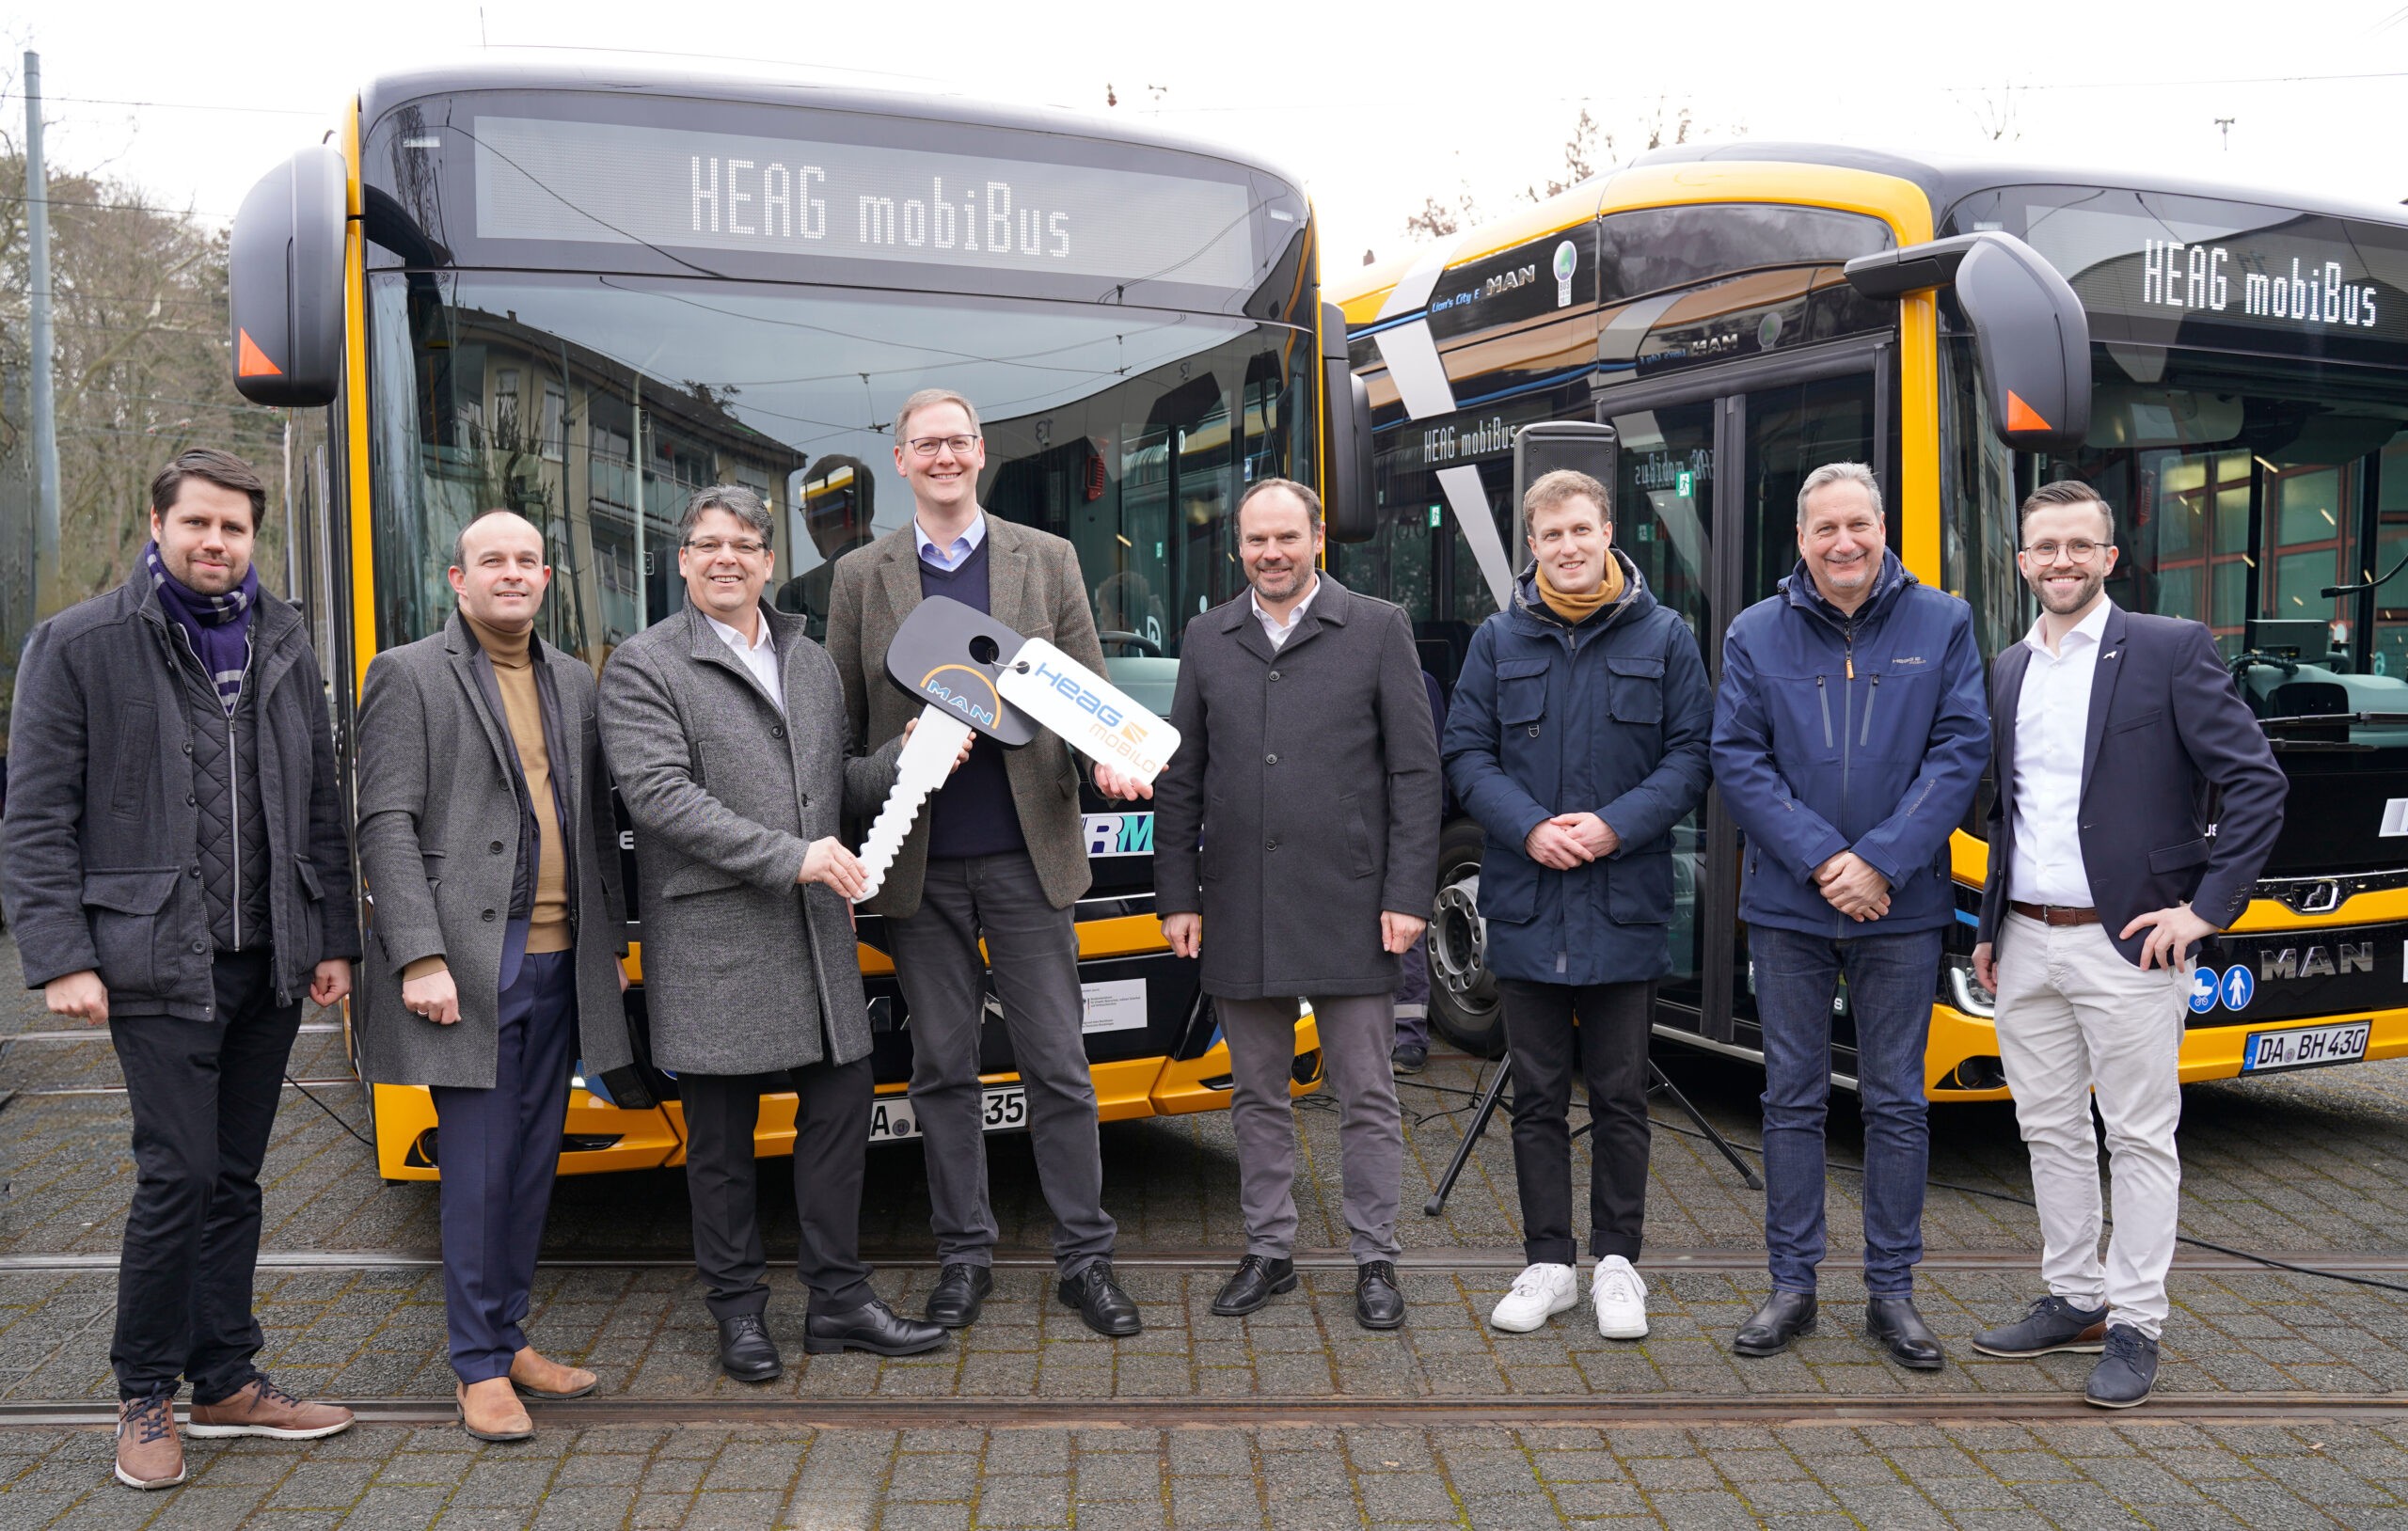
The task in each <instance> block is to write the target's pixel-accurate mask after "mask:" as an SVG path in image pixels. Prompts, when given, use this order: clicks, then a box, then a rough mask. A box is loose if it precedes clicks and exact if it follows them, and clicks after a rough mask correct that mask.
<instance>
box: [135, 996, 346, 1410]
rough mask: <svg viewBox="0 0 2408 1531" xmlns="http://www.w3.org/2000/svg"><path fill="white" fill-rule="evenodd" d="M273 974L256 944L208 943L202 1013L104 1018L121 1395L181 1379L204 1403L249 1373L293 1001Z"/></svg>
mask: <svg viewBox="0 0 2408 1531" xmlns="http://www.w3.org/2000/svg"><path fill="white" fill-rule="evenodd" d="M275 973H276V966H275V962H274V959H273V958H272V957H271V956H270V955H269V954H268V953H267V952H265V951H251V952H231V953H229V952H221V953H219V954H218V955H217V960H216V963H215V965H214V971H213V974H212V976H213V978H214V982H215V988H216V996H215V1000H214V1012H213V1014H212V1016H211V1018H209V1019H207V1020H178V1019H176V1018H172V1017H168V1016H114V1017H111V1018H110V1020H109V1041H110V1042H111V1043H112V1044H113V1045H114V1046H115V1047H116V1049H117V1057H118V1063H119V1066H120V1067H121V1068H123V1070H124V1072H125V1092H126V1101H127V1104H128V1105H130V1106H131V1107H132V1108H133V1111H134V1176H135V1178H134V1205H133V1206H132V1207H130V1208H128V1209H127V1212H126V1215H125V1243H124V1247H123V1251H122V1255H121V1258H120V1261H119V1266H118V1277H117V1334H116V1336H115V1337H114V1338H113V1339H112V1340H111V1341H110V1342H109V1365H110V1366H111V1367H112V1368H114V1369H115V1371H116V1372H117V1388H118V1396H119V1397H121V1398H141V1397H150V1396H151V1395H153V1394H159V1393H173V1392H175V1391H176V1389H177V1386H178V1385H179V1383H180V1382H181V1381H183V1380H186V1379H188V1380H190V1381H191V1382H192V1397H193V1401H194V1402H195V1403H218V1402H222V1401H223V1400H225V1399H227V1398H229V1397H232V1396H233V1395H234V1394H236V1393H238V1392H240V1391H241V1390H242V1389H243V1388H244V1387H246V1386H247V1385H248V1384H249V1382H250V1381H251V1379H252V1378H254V1377H256V1376H258V1375H259V1372H258V1370H257V1369H256V1368H255V1367H253V1366H252V1365H251V1358H252V1357H253V1356H255V1355H257V1354H258V1353H259V1349H260V1343H261V1335H260V1326H259V1320H258V1319H256V1318H253V1317H252V1316H251V1275H252V1271H253V1270H254V1268H255V1267H257V1265H258V1264H259V1255H260V1164H261V1160H264V1159H266V1157H267V1142H268V1133H269V1131H270V1129H273V1128H274V1127H275V1125H276V1108H277V1103H278V1099H279V1096H280V1092H281V1090H282V1087H283V1082H284V1068H285V1065H286V1063H287V1062H288V1061H289V1060H290V1059H291V1058H292V1055H293V1035H294V1034H295V1033H296V1032H298V1031H299V1029H300V1026H301V1005H300V1003H299V1002H297V1001H296V1002H293V1003H292V1004H287V1005H279V1004H277V1002H276V976H275Z"/></svg>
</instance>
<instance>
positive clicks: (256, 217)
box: [227, 147, 350, 409]
mask: <svg viewBox="0 0 2408 1531" xmlns="http://www.w3.org/2000/svg"><path fill="white" fill-rule="evenodd" d="M349 181H350V178H349V175H348V174H347V173H346V171H345V169H344V167H343V161H342V156H341V154H339V153H337V152H336V151H335V150H331V149H326V148H323V147H321V148H315V149H305V150H302V151H301V152H300V153H298V154H295V155H293V158H291V159H289V160H287V161H285V162H284V164H282V165H280V166H277V167H276V168H275V169H273V170H271V171H269V172H268V173H267V174H266V175H265V176H263V177H261V179H260V182H259V184H258V185H256V186H253V187H252V188H251V191H250V195H249V196H247V197H244V198H243V206H242V210H241V211H240V212H238V213H235V214H234V229H233V232H232V235H231V237H230V242H229V245H228V248H227V267H228V273H227V275H228V287H229V296H230V307H231V308H232V310H233V326H234V335H233V340H234V387H235V388H236V389H237V390H238V391H239V392H241V394H242V395H243V397H244V398H246V399H248V400H250V401H251V402H253V403H256V404H274V405H277V406H279V407H281V408H286V409H311V408H315V407H317V406H319V405H321V404H330V403H332V402H334V399H335V393H336V390H337V388H338V387H340V386H341V380H342V336H343V305H342V299H343V291H342V287H343V283H342V275H343V260H342V258H343V219H344V217H345V215H346V213H348V212H349V203H348V199H347V195H346V189H347V187H348V185H349Z"/></svg>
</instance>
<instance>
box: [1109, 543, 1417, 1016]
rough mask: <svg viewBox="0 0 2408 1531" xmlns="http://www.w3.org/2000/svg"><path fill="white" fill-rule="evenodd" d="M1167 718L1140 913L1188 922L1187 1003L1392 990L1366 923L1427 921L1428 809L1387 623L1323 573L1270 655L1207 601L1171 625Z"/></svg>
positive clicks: (1368, 602)
mask: <svg viewBox="0 0 2408 1531" xmlns="http://www.w3.org/2000/svg"><path fill="white" fill-rule="evenodd" d="M1170 720H1171V723H1172V726H1174V727H1175V728H1177V729H1178V730H1179V735H1180V742H1179V752H1178V753H1176V754H1174V755H1172V756H1171V758H1170V765H1168V766H1167V767H1166V768H1165V769H1164V772H1163V775H1162V778H1161V779H1160V780H1159V781H1157V782H1156V783H1155V786H1154V908H1155V909H1156V911H1157V912H1158V913H1161V914H1164V915H1171V914H1186V913H1200V914H1202V915H1203V917H1204V949H1203V953H1202V956H1203V969H1204V971H1203V984H1204V992H1206V993H1207V994H1214V995H1220V996H1224V997H1226V998H1229V999H1248V1000H1251V999H1275V998H1285V997H1287V996H1290V995H1303V996H1314V995H1341V994H1389V993H1393V992H1395V990H1396V987H1397V983H1398V979H1399V977H1400V975H1401V974H1400V969H1399V966H1398V963H1397V959H1396V957H1395V956H1394V955H1390V954H1389V953H1388V952H1387V951H1386V950H1385V949H1384V948H1383V947H1382V946H1381V944H1380V914H1381V911H1382V910H1389V911H1392V912H1394V913H1398V914H1409V915H1412V916H1414V917H1415V918H1417V919H1427V918H1429V914H1430V901H1431V895H1432V894H1433V893H1434V892H1435V888H1436V882H1437V876H1438V829H1439V820H1440V817H1441V813H1442V802H1443V799H1444V796H1445V789H1444V787H1443V786H1442V785H1441V779H1440V776H1439V771H1438V735H1437V730H1436V729H1435V728H1434V726H1433V724H1432V721H1431V716H1430V698H1429V693H1428V692H1427V691H1426V690H1425V689H1424V688H1423V687H1422V684H1421V665H1420V661H1419V659H1418V657H1417V656H1416V655H1415V651H1414V647H1413V628H1412V625H1411V624H1410V623H1407V622H1406V621H1405V616H1404V612H1403V611H1402V610H1401V609H1400V608H1396V607H1393V606H1390V605H1389V604H1388V603H1387V602H1386V601H1381V600H1375V599H1373V598H1371V597H1370V596H1366V595H1357V594H1355V592H1352V591H1349V590H1348V589H1346V588H1345V587H1344V586H1343V585H1340V584H1339V582H1338V581H1337V580H1335V579H1332V578H1331V577H1330V576H1328V575H1327V574H1325V573H1324V574H1323V575H1322V576H1321V588H1320V590H1318V591H1317V592H1314V594H1313V598H1312V604H1311V605H1309V606H1307V607H1306V608H1305V611H1304V614H1303V615H1302V616H1300V617H1298V618H1297V619H1296V629H1295V631H1294V632H1293V633H1291V634H1290V635H1289V637H1288V640H1287V642H1285V643H1284V644H1282V645H1281V646H1279V647H1278V648H1273V647H1272V646H1271V639H1269V637H1267V636H1266V635H1265V634H1264V633H1263V631H1262V623H1261V622H1260V621H1259V620H1258V619H1257V618H1256V616H1255V614H1254V606H1253V602H1252V601H1251V600H1250V599H1249V598H1248V597H1247V596H1244V595H1241V596H1239V597H1238V598H1237V599H1236V600H1234V601H1229V602H1227V603H1224V604H1223V605H1221V606H1219V607H1216V608H1213V609H1212V610H1211V611H1208V612H1206V613H1205V614H1204V615H1202V616H1200V617H1197V618H1196V620H1195V621H1193V622H1191V623H1188V624H1187V634H1186V637H1185V638H1184V639H1181V640H1180V650H1179V689H1178V692H1177V693H1176V696H1175V700H1174V701H1173V702H1172V703H1171V714H1170ZM1199 844H1200V846H1201V850H1200V853H1199V849H1198V847H1199Z"/></svg>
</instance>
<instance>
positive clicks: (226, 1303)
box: [0, 449, 359, 1489]
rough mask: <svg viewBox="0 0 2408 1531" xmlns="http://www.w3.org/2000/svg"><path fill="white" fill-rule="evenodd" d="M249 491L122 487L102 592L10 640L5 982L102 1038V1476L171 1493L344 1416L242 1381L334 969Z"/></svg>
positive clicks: (206, 478)
mask: <svg viewBox="0 0 2408 1531" xmlns="http://www.w3.org/2000/svg"><path fill="white" fill-rule="evenodd" d="M266 503H267V492H266V489H265V487H264V486H263V485H262V484H261V482H260V479H259V475H258V474H256V473H254V472H252V471H251V469H250V467H249V466H248V465H247V464H246V463H244V462H243V461H242V460H241V459H240V458H237V457H233V456H230V455H229V454H227V453H225V452H222V451H214V450H205V449H202V450H192V451H187V452H185V453H183V454H182V455H181V456H179V457H178V458H177V459H176V460H175V461H174V462H172V463H169V464H168V465H167V466H166V467H165V468H163V469H161V470H160V473H159V476H158V477H157V478H155V479H153V480H152V481H150V536H151V542H150V545H149V546H147V547H145V548H144V549H143V550H142V560H141V563H140V565H139V567H137V568H136V569H135V572H134V576H133V577H132V578H131V579H129V580H127V581H126V583H125V584H124V585H122V586H120V587H119V588H118V589H116V590H114V591H110V592H106V593H104V594H101V595H96V596H94V597H93V598H92V599H90V600H88V601H85V602H83V603H82V604H80V605H78V606H74V607H71V608H68V609H67V610H65V611H62V612H60V613H59V614H58V615H56V616H55V617H53V618H51V619H50V620H49V621H47V622H45V623H41V624H40V626H38V627H36V628H35V629H34V631H33V635H32V637H31V638H30V639H27V640H26V643H25V652H24V660H23V662H22V663H21V664H20V665H19V667H18V670H17V696H16V707H15V717H14V732H15V737H14V738H13V739H12V740H11V741H10V749H9V765H10V767H11V769H10V777H11V781H10V783H9V785H10V792H9V796H8V811H7V820H6V826H5V831H4V832H0V887H4V888H5V891H6V896H7V901H8V911H9V916H10V918H11V920H12V921H13V923H15V926H16V934H17V952H18V955H19V957H20V958H21V959H22V961H23V962H24V971H25V984H26V986H27V987H29V988H39V989H41V990H42V991H43V995H44V998H45V1000H46V1001H47V1002H48V1004H49V1007H50V1010H51V1012H52V1013H53V1014H54V1015H60V1016H72V1017H75V1018H78V1019H80V1020H83V1021H85V1022H86V1023H87V1024H90V1025H102V1024H106V1025H107V1027H108V1028H109V1041H110V1042H111V1044H112V1045H113V1046H114V1047H115V1048H116V1050H117V1055H118V1061H119V1065H121V1066H122V1068H123V1070H124V1073H125V1086H126V1099H127V1101H128V1103H129V1105H130V1106H131V1108H132V1111H133V1114H134V1160H135V1192H134V1204H133V1206H132V1207H131V1208H130V1209H129V1210H128V1212H127V1214H126V1220H125V1243H124V1251H123V1256H122V1258H121V1260H120V1262H119V1270H118V1308H117V1332H116V1336H115V1338H114V1339H113V1341H112V1342H111V1344H110V1346H109V1362H110V1365H112V1366H113V1367H114V1368H115V1370H116V1372H117V1382H118V1395H119V1411H118V1432H117V1433H118V1439H117V1476H118V1479H119V1481H120V1482H122V1483H125V1484H127V1485H128V1486H130V1487H133V1488H136V1489H164V1488H166V1487H168V1486H169V1485H171V1484H176V1483H181V1482H182V1481H183V1476H184V1465H183V1447H182V1443H181V1442H180V1441H179V1440H178V1438H177V1432H176V1419H175V1413H174V1408H173V1405H174V1400H175V1396H176V1392H177V1390H178V1388H179V1386H180V1385H181V1384H182V1382H184V1381H190V1382H191V1383H192V1413H191V1419H190V1424H189V1426H188V1428H189V1429H190V1431H191V1433H192V1434H194V1435H197V1436H219V1435H260V1436H267V1437H270V1438H273V1439H276V1440H280V1441H308V1440H314V1439H316V1438H317V1437H319V1436H324V1435H332V1434H334V1433H335V1432H336V1431H338V1430H341V1429H344V1428H348V1427H349V1426H350V1424H351V1414H350V1413H349V1412H348V1411H346V1410H342V1409H338V1408H334V1407H332V1406H330V1405H326V1404H319V1403H305V1402H303V1401H301V1400H300V1399H297V1398H294V1397H291V1396H290V1395H288V1394H286V1393H284V1392H283V1391H282V1390H280V1389H279V1388H277V1386H276V1384H275V1383H273V1382H271V1381H268V1380H267V1378H265V1377H264V1376H261V1373H260V1371H259V1368H258V1367H257V1366H255V1365H253V1364H252V1359H253V1357H254V1356H256V1355H257V1354H258V1353H259V1348H260V1343H261V1334H260V1326H259V1322H258V1320H257V1319H256V1318H253V1317H252V1314H251V1273H252V1270H253V1267H254V1266H256V1265H257V1263H258V1260H259V1243H260V1181H259V1176H260V1165H261V1160H264V1159H265V1158H266V1155H267V1144H268V1132H269V1129H271V1128H272V1127H273V1126H274V1125H275V1121H276V1109H277V1099H278V1091H279V1090H280V1088H281V1086H282V1082H283V1079H284V1071H285V1065H286V1061H287V1059H288V1058H289V1056H290V1055H291V1053H292V1050H293V1034H294V1033H295V1032H296V1031H297V1030H298V1028H299V1026H300V1022H301V1000H302V996H303V995H304V994H307V995H308V996H309V999H310V1000H311V1001H313V1002H316V1003H319V1004H332V1003H334V1002H336V1001H338V1000H340V999H341V998H342V997H343V996H344V995H345V994H347V993H349V992H350V990H351V964H352V961H353V960H354V959H355V958H356V957H357V956H358V955H359V927H358V923H357V921H356V918H355V916H354V912H353V903H352V882H351V856H350V852H349V850H348V848H347V846H346V844H345V841H344V837H343V823H342V806H341V798H340V797H339V796H338V793H337V789H336V782H335V760H334V743H333V738H332V735H331V734H330V732H329V730H328V728H327V722H326V705H325V682H324V681H323V680H322V679H321V677H320V674H319V671H318V661H317V656H316V655H315V654H313V653H312V652H311V650H310V647H309V633H308V631H307V629H306V627H305V625H304V623H303V622H302V620H301V614H300V613H299V612H298V611H297V610H295V609H294V608H293V607H292V606H290V605H288V604H287V603H285V602H283V601H280V600H278V599H277V598H276V597H275V596H274V595H272V594H269V593H268V592H265V591H262V590H261V588H260V576H259V574H258V572H257V571H256V570H254V569H253V568H252V567H251V545H252V540H253V538H254V536H255V535H256V534H257V532H258V529H259V522H260V513H261V511H262V510H263V509H264V508H265V506H266Z"/></svg>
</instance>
